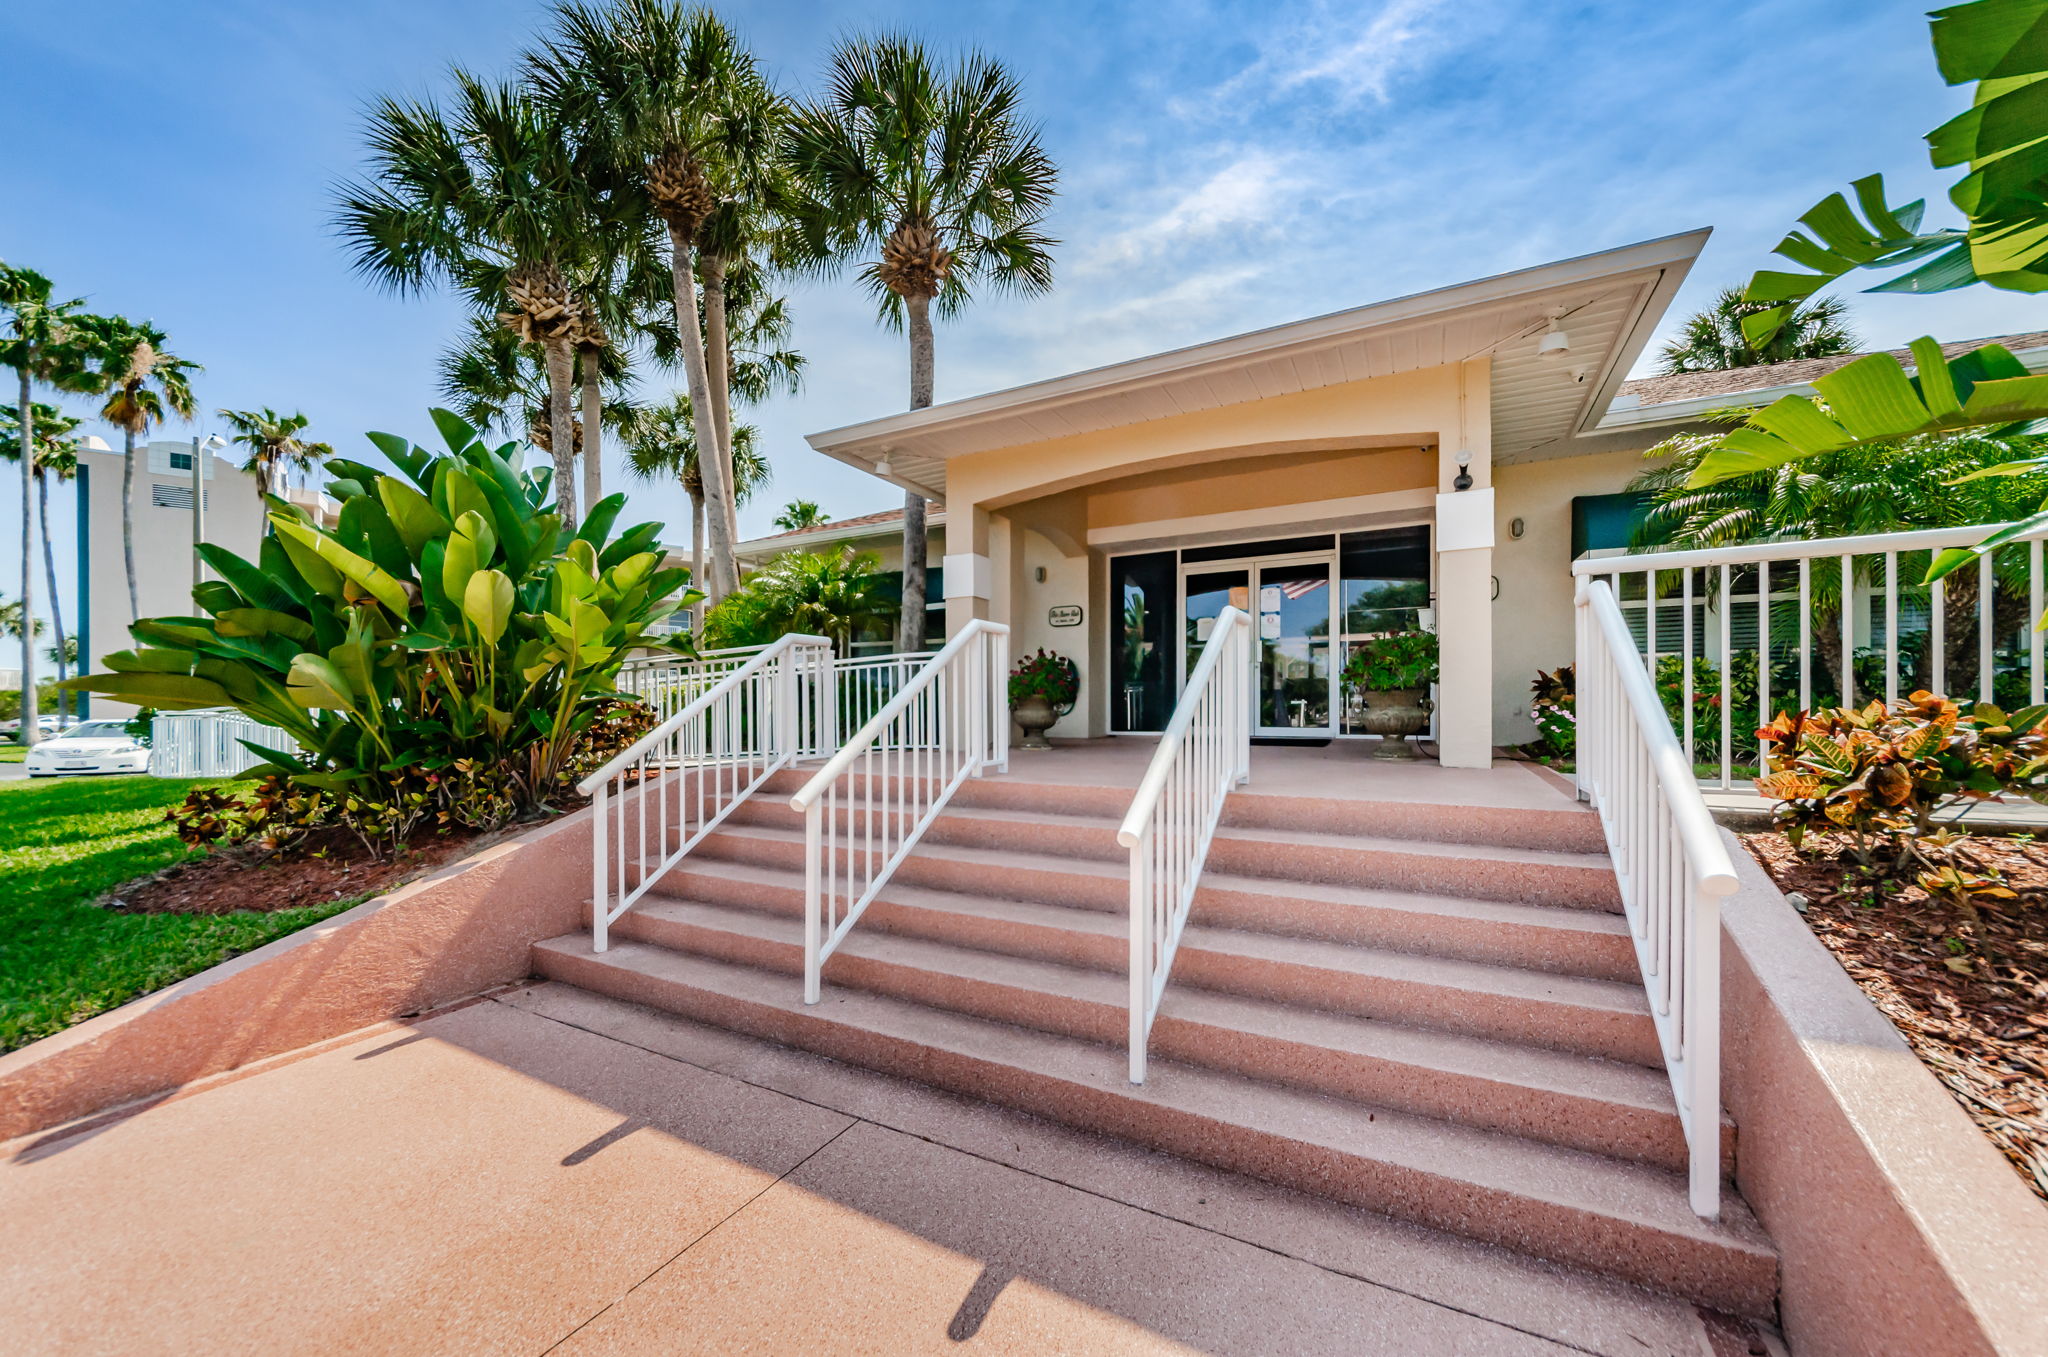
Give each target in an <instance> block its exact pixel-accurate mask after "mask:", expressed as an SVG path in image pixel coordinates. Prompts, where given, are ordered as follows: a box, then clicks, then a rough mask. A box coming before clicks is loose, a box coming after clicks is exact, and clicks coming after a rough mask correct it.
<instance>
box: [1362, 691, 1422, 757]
mask: <svg viewBox="0 0 2048 1357" xmlns="http://www.w3.org/2000/svg"><path fill="white" fill-rule="evenodd" d="M1422 694H1423V690H1422V689H1420V688H1385V689H1379V690H1372V689H1368V690H1367V691H1366V692H1364V693H1362V694H1361V695H1360V696H1362V697H1363V698H1364V699H1365V714H1364V716H1363V717H1362V718H1361V723H1362V724H1363V725H1364V726H1365V729H1366V731H1367V732H1368V733H1369V734H1373V735H1377V736H1379V737H1380V746H1379V748H1378V749H1376V750H1374V751H1373V757H1375V758H1381V759H1413V758H1414V757H1415V746H1414V745H1411V744H1409V743H1408V737H1409V736H1411V735H1420V734H1421V733H1422V732H1423V730H1424V729H1425V728H1426V727H1427V726H1428V725H1429V707H1428V705H1427V702H1426V699H1424V697H1423V695H1422Z"/></svg>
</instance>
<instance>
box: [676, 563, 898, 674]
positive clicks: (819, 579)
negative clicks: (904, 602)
mask: <svg viewBox="0 0 2048 1357" xmlns="http://www.w3.org/2000/svg"><path fill="white" fill-rule="evenodd" d="M895 613H896V602H895V599H894V598H892V597H891V596H890V590H889V580H888V577H887V576H885V575H883V574H882V573H881V566H880V563H879V562H878V561H877V560H876V559H875V557H874V556H873V555H871V554H868V553H865V552H859V551H855V550H854V548H853V547H851V546H842V547H840V548H838V549H837V550H835V551H786V552H784V553H782V554H781V555H780V556H777V557H775V558H774V559H773V560H771V561H769V562H768V563H767V564H766V565H764V566H763V567H761V569H759V570H757V571H755V572H754V573H753V574H751V575H749V576H747V578H746V579H745V580H744V581H742V582H741V584H740V587H739V588H738V589H737V590H735V591H734V592H733V593H732V594H730V595H729V596H727V598H726V599H725V601H724V602H722V603H720V604H718V606H716V607H714V608H712V609H711V610H710V611H709V612H707V613H705V614H704V643H705V644H706V645H707V646H710V647H713V648H720V647H724V646H749V645H766V644H767V643H768V642H770V641H773V640H776V639H778V638H779V637H783V636H787V635H790V634H791V633H797V634H800V635H808V636H823V637H825V638H827V639H828V640H830V641H831V642H832V644H833V647H834V648H835V649H836V650H837V651H838V652H839V653H840V654H841V655H849V654H851V653H852V651H853V643H854V641H856V640H858V639H860V638H861V637H863V636H865V635H868V634H870V633H872V632H874V631H876V630H879V629H881V628H884V627H886V626H888V624H889V623H890V622H891V621H892V620H894V617H895Z"/></svg>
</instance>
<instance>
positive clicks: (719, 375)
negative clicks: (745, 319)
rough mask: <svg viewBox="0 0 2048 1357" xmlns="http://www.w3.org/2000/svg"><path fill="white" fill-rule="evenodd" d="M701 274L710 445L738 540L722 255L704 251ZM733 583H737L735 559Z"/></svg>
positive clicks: (732, 532)
mask: <svg viewBox="0 0 2048 1357" xmlns="http://www.w3.org/2000/svg"><path fill="white" fill-rule="evenodd" d="M698 269H699V272H701V273H702V274H703V276H704V362H705V380H706V382H707V384H708V385H709V387H710V389H711V425H712V429H713V431H714V432H713V438H714V442H713V444H712V446H713V447H716V448H717V449H718V456H719V458H720V463H721V465H722V466H723V467H724V469H725V483H726V484H727V485H728V486H730V487H732V494H731V495H730V496H728V497H727V499H726V505H725V523H726V532H727V533H728V534H729V535H730V536H731V537H732V540H733V541H734V542H735V543H737V542H738V541H739V540H740V502H739V501H740V496H739V480H738V478H737V476H736V475H735V474H734V469H733V464H732V334H731V331H730V329H729V327H728V326H727V324H726V315H725V256H724V255H717V254H707V255H705V256H704V257H703V258H702V259H701V260H699V261H698ZM733 573H734V583H735V585H737V583H738V573H739V572H738V570H737V563H735V570H734V572H733Z"/></svg>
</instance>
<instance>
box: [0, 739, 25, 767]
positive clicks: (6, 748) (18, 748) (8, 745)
mask: <svg viewBox="0 0 2048 1357" xmlns="http://www.w3.org/2000/svg"><path fill="white" fill-rule="evenodd" d="M27 758H28V746H27V745H20V744H16V743H15V742H14V741H12V740H7V741H5V742H0V763H21V762H23V761H24V760H26V759H27Z"/></svg>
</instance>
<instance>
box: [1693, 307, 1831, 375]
mask: <svg viewBox="0 0 2048 1357" xmlns="http://www.w3.org/2000/svg"><path fill="white" fill-rule="evenodd" d="M1770 309H1771V307H1770V304H1769V303H1767V302H1752V301H1749V300H1747V299H1746V298H1745V297H1744V296H1743V294H1742V289H1741V288H1740V287H1724V288H1722V289H1721V290H1720V292H1718V293H1716V294H1715V296H1714V301H1713V304H1712V305H1711V306H1708V307H1707V308H1706V309H1705V310H1703V311H1697V312H1694V313H1693V314H1692V315H1691V316H1688V317H1687V318H1686V321H1685V324H1684V325H1683V326H1682V327H1681V328H1680V329H1679V332H1678V337H1677V338H1675V339H1673V340H1671V341H1670V342H1669V343H1667V344H1665V345H1664V347H1663V349H1662V350H1660V351H1659V353H1658V355H1657V359H1658V363H1657V366H1658V371H1660V372H1662V373H1664V374H1665V375H1666V376H1670V375H1672V374H1674V373H1680V372H1722V371H1725V370H1727V369H1728V368H1746V367H1756V366H1758V365H1759V364H1763V363H1789V362H1792V361H1793V360H1795V359H1799V358H1832V357H1834V356H1835V355H1837V354H1843V353H1854V352H1856V347H1857V339H1856V335H1855V333H1854V332H1853V331H1852V330H1850V328H1849V324H1848V315H1849V307H1848V304H1847V303H1845V302H1843V301H1842V300H1841V299H1840V298H1838V297H1823V298H1821V299H1819V300H1818V301H1815V302H1812V303H1810V304H1808V305H1806V306H1803V307H1800V308H1798V309H1797V310H1796V311H1794V312H1792V313H1791V314H1790V315H1788V316H1787V317H1786V318H1785V320H1784V323H1783V324H1782V325H1780V326H1779V327H1778V329H1777V331H1776V333H1774V334H1772V335H1771V336H1770V337H1769V338H1767V339H1765V340H1764V341H1763V342H1762V343H1761V344H1752V343H1751V342H1750V340H1749V338H1748V336H1747V335H1745V334H1744V333H1743V331H1742V323H1743V321H1744V320H1746V319H1748V318H1749V317H1750V316H1753V315H1756V314H1757V313H1759V312H1762V311H1767V310H1770Z"/></svg>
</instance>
